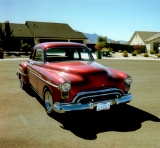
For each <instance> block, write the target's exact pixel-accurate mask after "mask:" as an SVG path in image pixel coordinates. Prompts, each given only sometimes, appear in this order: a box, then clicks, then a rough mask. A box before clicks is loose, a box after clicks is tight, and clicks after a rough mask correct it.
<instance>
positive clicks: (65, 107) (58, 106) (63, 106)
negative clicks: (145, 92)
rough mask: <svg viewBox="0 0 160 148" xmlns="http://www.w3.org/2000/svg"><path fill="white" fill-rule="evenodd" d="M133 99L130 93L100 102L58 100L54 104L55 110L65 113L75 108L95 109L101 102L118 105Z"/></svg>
mask: <svg viewBox="0 0 160 148" xmlns="http://www.w3.org/2000/svg"><path fill="white" fill-rule="evenodd" d="M132 99H133V97H132V95H131V94H130V93H128V94H125V95H124V96H121V97H120V98H116V99H111V100H105V101H99V102H89V103H86V104H82V103H61V102H56V103H54V104H53V110H54V111H56V112H59V113H64V112H66V111H75V110H85V109H94V108H95V107H96V106H97V104H99V103H106V102H110V105H118V104H121V103H127V102H130V101H131V100H132Z"/></svg>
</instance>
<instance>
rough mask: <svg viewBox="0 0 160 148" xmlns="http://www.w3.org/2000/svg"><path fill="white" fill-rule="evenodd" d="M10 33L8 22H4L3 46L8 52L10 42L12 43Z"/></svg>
mask: <svg viewBox="0 0 160 148" xmlns="http://www.w3.org/2000/svg"><path fill="white" fill-rule="evenodd" d="M12 32H13V30H11V28H10V25H9V21H6V22H5V39H4V44H5V50H9V49H10V47H11V41H12Z"/></svg>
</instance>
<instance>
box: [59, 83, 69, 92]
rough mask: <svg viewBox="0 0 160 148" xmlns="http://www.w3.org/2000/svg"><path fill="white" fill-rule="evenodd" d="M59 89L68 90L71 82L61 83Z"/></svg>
mask: <svg viewBox="0 0 160 148" xmlns="http://www.w3.org/2000/svg"><path fill="white" fill-rule="evenodd" d="M60 89H61V91H63V92H68V91H69V90H70V89H71V84H70V83H68V82H65V83H62V84H61V86H60Z"/></svg>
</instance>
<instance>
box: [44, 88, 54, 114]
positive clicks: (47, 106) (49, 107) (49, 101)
mask: <svg viewBox="0 0 160 148" xmlns="http://www.w3.org/2000/svg"><path fill="white" fill-rule="evenodd" d="M44 103H45V109H46V112H47V113H48V114H51V113H52V112H53V107H52V106H53V98H52V95H51V92H50V91H49V90H48V89H46V90H45V91H44Z"/></svg>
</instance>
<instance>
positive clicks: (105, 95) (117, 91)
mask: <svg viewBox="0 0 160 148" xmlns="http://www.w3.org/2000/svg"><path fill="white" fill-rule="evenodd" d="M17 76H18V78H19V80H20V86H21V87H22V88H23V89H25V88H26V87H32V88H33V90H34V91H35V92H36V93H37V94H38V95H39V96H40V97H41V99H42V100H43V101H44V106H45V109H46V112H47V113H48V114H50V113H52V112H53V111H56V112H66V111H74V110H85V109H94V108H95V109H96V110H97V111H100V110H106V109H110V106H111V105H117V104H121V103H127V102H130V101H131V100H132V95H131V93H129V90H130V85H131V83H132V78H131V77H130V76H129V75H127V74H126V73H124V72H121V71H118V70H115V69H112V68H109V67H104V66H102V65H100V64H99V63H97V62H95V61H94V58H93V56H92V54H91V52H90V49H88V48H87V47H86V46H85V45H83V44H79V43H71V42H46V43H40V44H38V45H36V46H35V47H34V48H33V50H32V52H31V55H30V57H29V59H28V60H27V61H25V62H22V63H20V64H19V67H18V69H17Z"/></svg>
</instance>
